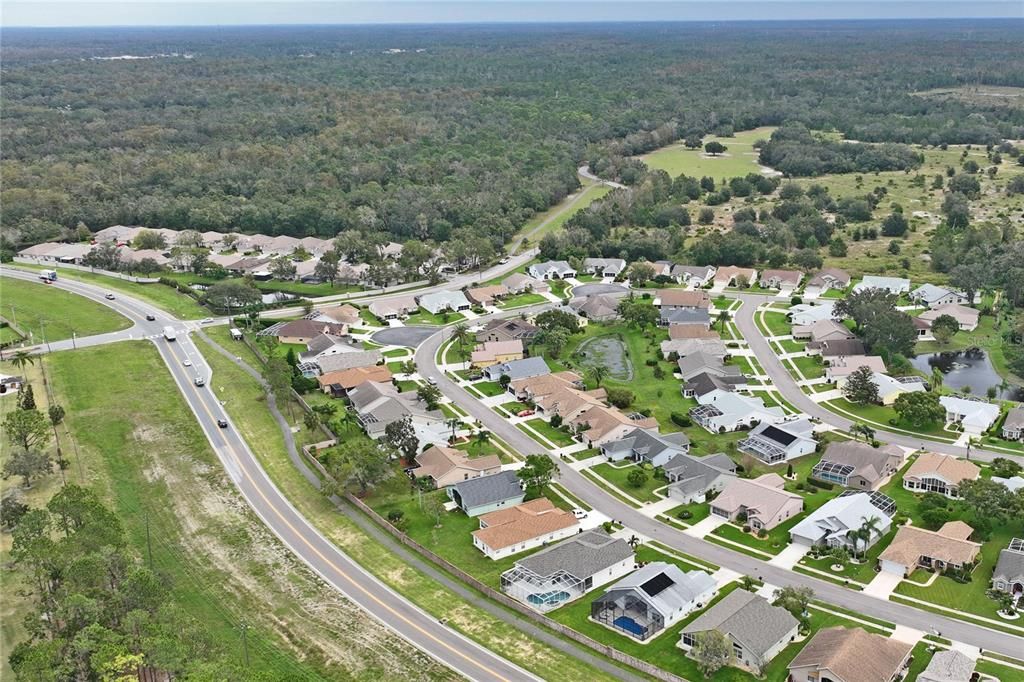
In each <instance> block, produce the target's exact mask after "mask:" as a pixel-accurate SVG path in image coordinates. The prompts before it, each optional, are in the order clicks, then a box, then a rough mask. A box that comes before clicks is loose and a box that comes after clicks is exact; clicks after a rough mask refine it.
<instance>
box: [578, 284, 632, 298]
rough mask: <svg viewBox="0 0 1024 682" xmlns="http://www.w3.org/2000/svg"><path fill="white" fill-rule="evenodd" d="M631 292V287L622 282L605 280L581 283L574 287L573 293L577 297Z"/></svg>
mask: <svg viewBox="0 0 1024 682" xmlns="http://www.w3.org/2000/svg"><path fill="white" fill-rule="evenodd" d="M628 293H629V289H627V288H626V287H624V286H622V285H621V284H610V283H609V284H606V283H604V282H593V283H591V284H579V285H577V286H574V287H573V288H572V295H573V297H574V298H576V297H581V298H582V297H584V296H597V295H598V294H614V295H619V294H621V295H623V296H625V295H626V294H628Z"/></svg>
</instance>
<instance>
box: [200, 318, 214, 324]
mask: <svg viewBox="0 0 1024 682" xmlns="http://www.w3.org/2000/svg"><path fill="white" fill-rule="evenodd" d="M211 322H213V318H212V317H204V318H203V321H202V322H200V324H210V323H211Z"/></svg>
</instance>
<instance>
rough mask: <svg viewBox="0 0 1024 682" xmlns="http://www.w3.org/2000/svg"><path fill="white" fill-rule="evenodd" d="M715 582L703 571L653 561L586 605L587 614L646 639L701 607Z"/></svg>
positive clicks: (626, 632) (712, 590)
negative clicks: (687, 571)
mask: <svg viewBox="0 0 1024 682" xmlns="http://www.w3.org/2000/svg"><path fill="white" fill-rule="evenodd" d="M716 585H717V582H716V581H715V579H714V578H712V577H711V576H710V575H709V574H707V573H705V572H704V571H690V572H689V573H684V572H683V571H682V569H680V568H679V567H678V566H676V565H675V564H670V563H666V562H663V561H654V562H651V563H649V564H647V565H646V566H644V567H643V568H640V569H638V570H636V571H633V573H631V574H629V575H628V576H626V577H625V578H623V579H622V580H620V581H618V582H617V583H615V584H614V585H612V586H611V587H610V588H608V591H607V592H605V593H604V594H603V595H601V596H600V597H598V598H597V599H595V600H594V601H593V602H592V603H591V605H590V617H591V618H592V619H593V620H595V621H597V622H598V623H602V624H603V625H606V626H607V627H610V628H612V629H614V630H616V631H618V632H620V633H622V634H625V635H628V636H630V637H634V638H636V639H638V640H640V641H646V640H647V639H650V638H651V637H656V636H657V635H659V634H660V633H662V632H664V631H665V629H666V628H669V627H671V626H672V625H674V624H675V623H677V622H679V621H680V620H682V619H683V618H684V617H686V615H687V614H689V613H690V612H692V611H693V610H694V609H696V608H699V607H700V606H703V605H704V604H706V603H707V602H708V601H710V600H711V598H712V597H713V596H714V594H715V587H716Z"/></svg>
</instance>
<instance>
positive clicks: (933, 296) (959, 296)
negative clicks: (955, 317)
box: [910, 284, 970, 308]
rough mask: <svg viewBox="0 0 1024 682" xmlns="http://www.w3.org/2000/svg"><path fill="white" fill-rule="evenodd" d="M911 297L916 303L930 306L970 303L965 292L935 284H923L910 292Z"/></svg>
mask: <svg viewBox="0 0 1024 682" xmlns="http://www.w3.org/2000/svg"><path fill="white" fill-rule="evenodd" d="M910 298H911V300H912V301H914V302H915V303H919V304H921V305H923V306H927V307H929V308H938V307H939V306H944V305H948V304H950V303H961V304H962V303H970V301H968V300H967V294H965V293H964V292H962V291H953V290H952V289H947V288H945V287H937V286H935V285H934V284H922V285H921V286H919V287H918V288H916V289H914V290H913V291H911V292H910Z"/></svg>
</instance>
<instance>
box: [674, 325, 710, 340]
mask: <svg viewBox="0 0 1024 682" xmlns="http://www.w3.org/2000/svg"><path fill="white" fill-rule="evenodd" d="M668 338H670V339H672V340H678V339H718V338H721V337H720V336H719V335H718V332H716V331H715V330H714V329H708V327H707V325H706V324H704V323H703V322H685V323H680V324H670V325H669V327H668Z"/></svg>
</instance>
